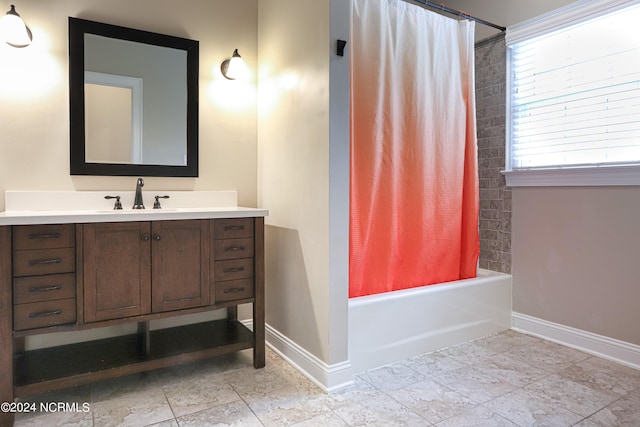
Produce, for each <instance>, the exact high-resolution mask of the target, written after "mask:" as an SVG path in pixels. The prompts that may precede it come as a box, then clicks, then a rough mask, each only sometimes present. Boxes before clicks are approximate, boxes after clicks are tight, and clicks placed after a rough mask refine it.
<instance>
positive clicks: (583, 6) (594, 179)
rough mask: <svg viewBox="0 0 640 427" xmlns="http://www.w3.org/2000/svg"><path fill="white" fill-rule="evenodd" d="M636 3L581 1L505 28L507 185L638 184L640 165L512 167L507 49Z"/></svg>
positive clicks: (634, 0)
mask: <svg viewBox="0 0 640 427" xmlns="http://www.w3.org/2000/svg"><path fill="white" fill-rule="evenodd" d="M639 4H640V0H604V1H603V0H581V1H577V2H575V3H571V4H569V5H567V6H564V7H561V8H559V9H556V10H553V11H551V12H549V13H546V14H543V15H540V16H537V17H535V18H533V19H530V20H527V21H524V22H522V23H519V24H515V25H512V26H509V27H508V28H507V34H506V38H505V41H506V52H507V55H506V72H507V74H506V103H505V107H506V123H505V124H506V127H505V170H504V171H502V174H503V175H504V176H505V179H506V184H507V186H510V187H519V186H618V185H640V164H620V165H587V166H565V167H562V166H560V167H557V166H556V167H548V168H532V169H512V168H511V126H512V123H511V120H512V117H511V91H512V79H511V76H512V66H511V64H512V62H511V49H510V46H511V45H513V44H515V43H518V42H521V41H525V40H529V39H531V38H534V37H538V36H541V35H544V34H548V33H550V32H554V31H557V30H560V29H563V28H566V27H569V26H573V25H576V24H579V23H581V22H584V21H587V20H591V19H594V18H597V17H599V16H604V15H607V14H610V13H612V12H615V11H617V10H620V9H624V8H627V7H630V6H634V5H639Z"/></svg>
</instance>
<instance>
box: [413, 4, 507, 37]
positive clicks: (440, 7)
mask: <svg viewBox="0 0 640 427" xmlns="http://www.w3.org/2000/svg"><path fill="white" fill-rule="evenodd" d="M413 1H415V2H417V3H421V4H423V5H425V6H427V7H431V8H433V9H438V10H440V11H442V12H446V13H450V14H452V15H456V16H461V17H463V18H465V19H470V20H472V21H476V22H477V23H479V24H483V25H487V26H489V27H493V28H497V29H498V30H500V31H505V30H506V29H507V28H506V27H502V26H500V25H497V24H494V23H491V22H488V21H485V20H484V19H480V18H476V17H475V16H471V15H469V14H467V13H465V12H463V11H462V10H454V9H450V8H448V7H446V6H445V5H444V4H435V3H431V2H430V1H426V0H413Z"/></svg>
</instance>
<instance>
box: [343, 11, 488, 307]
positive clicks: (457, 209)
mask: <svg viewBox="0 0 640 427" xmlns="http://www.w3.org/2000/svg"><path fill="white" fill-rule="evenodd" d="M351 28H352V35H351V42H352V49H351V61H352V62H351V91H352V92H351V208H350V233H351V235H350V262H349V270H350V271H349V296H350V297H358V296H363V295H370V294H377V293H382V292H388V291H393V290H399V289H406V288H412V287H417V286H424V285H429V284H435V283H442V282H448V281H453V280H459V279H465V278H470V277H475V275H476V266H477V261H478V255H479V252H480V242H479V236H478V213H479V201H478V199H479V197H478V165H477V139H476V121H475V93H474V86H475V75H474V29H475V26H474V23H473V22H470V21H467V20H462V21H457V20H454V19H451V18H447V17H444V16H442V15H439V14H436V13H433V12H430V11H428V10H425V9H424V8H422V7H419V6H416V5H412V4H410V3H406V2H404V1H402V0H353V10H352V25H351Z"/></svg>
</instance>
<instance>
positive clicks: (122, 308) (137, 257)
mask: <svg viewBox="0 0 640 427" xmlns="http://www.w3.org/2000/svg"><path fill="white" fill-rule="evenodd" d="M83 236H84V237H83V255H84V263H83V273H84V288H83V289H84V321H85V322H96V321H100V320H109V319H118V318H122V317H128V316H137V315H141V314H147V313H150V312H151V264H150V261H151V259H150V238H151V233H150V223H148V222H120V223H96V224H84V225H83Z"/></svg>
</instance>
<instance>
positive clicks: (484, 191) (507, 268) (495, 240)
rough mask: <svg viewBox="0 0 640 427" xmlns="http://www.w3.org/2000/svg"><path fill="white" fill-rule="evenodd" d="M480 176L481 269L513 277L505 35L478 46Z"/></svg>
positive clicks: (477, 111)
mask: <svg viewBox="0 0 640 427" xmlns="http://www.w3.org/2000/svg"><path fill="white" fill-rule="evenodd" d="M475 48H476V49H475V50H476V117H477V124H478V165H479V175H480V267H481V268H486V269H489V270H493V271H499V272H502V273H511V189H510V188H508V187H506V186H505V181H504V176H502V174H501V173H500V171H501V170H503V169H504V164H505V114H506V113H505V91H506V61H505V57H506V49H505V43H504V35H502V34H501V35H498V36H495V37H492V38H490V39H486V40H484V41H480V42H478V43H477V44H476V46H475Z"/></svg>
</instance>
